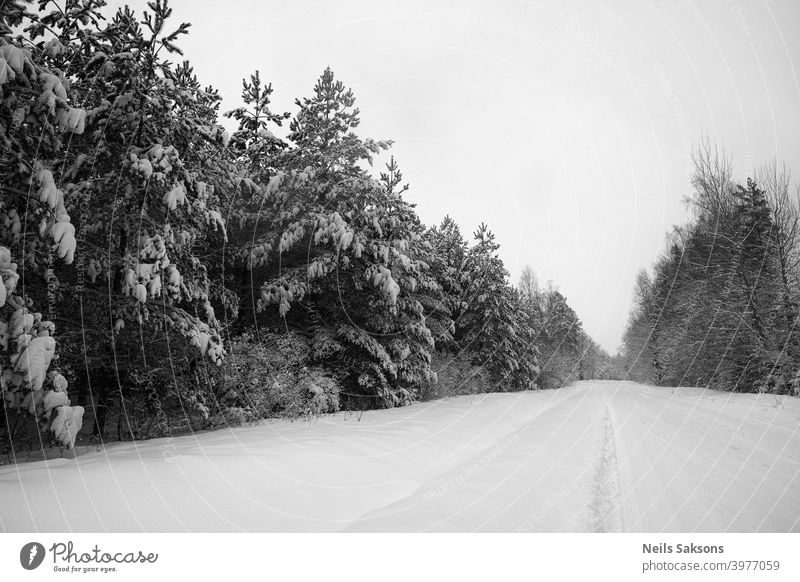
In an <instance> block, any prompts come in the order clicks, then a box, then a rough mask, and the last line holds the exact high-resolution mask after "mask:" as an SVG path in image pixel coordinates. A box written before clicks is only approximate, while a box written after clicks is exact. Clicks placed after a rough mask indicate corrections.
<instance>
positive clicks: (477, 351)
mask: <svg viewBox="0 0 800 582" xmlns="http://www.w3.org/2000/svg"><path fill="white" fill-rule="evenodd" d="M474 237H475V244H474V245H473V246H472V247H471V248H470V249H469V251H468V255H467V258H466V266H465V269H464V273H463V276H462V287H463V288H464V294H463V300H462V301H463V303H464V307H463V314H462V315H461V317H459V318H458V319H457V320H456V339H457V340H458V342H459V346H460V349H462V350H467V351H469V352H471V353H472V354H473V356H472V359H473V362H474V363H475V364H477V365H481V366H484V367H486V368H487V369H488V370H489V371H490V372H491V374H492V376H493V380H494V382H495V383H496V385H495V387H496V388H497V389H499V390H528V389H532V388H534V387H535V382H536V378H537V376H538V373H539V364H538V352H537V348H536V344H535V342H534V333H535V332H534V330H533V329H532V328H531V326H530V325H529V324H528V317H527V315H526V312H525V309H524V306H523V303H522V298H521V297H520V294H519V292H518V291H517V290H516V289H515V288H513V287H511V286H510V285H509V284H508V272H507V271H506V269H505V267H504V265H503V261H502V260H501V259H500V257H499V255H498V250H499V248H500V245H499V244H498V243H497V242H496V241H495V237H494V234H492V232H491V231H490V230H489V228H488V227H487V226H486V225H485V224H481V225H480V226H479V227H478V230H477V231H476V232H475V234H474Z"/></svg>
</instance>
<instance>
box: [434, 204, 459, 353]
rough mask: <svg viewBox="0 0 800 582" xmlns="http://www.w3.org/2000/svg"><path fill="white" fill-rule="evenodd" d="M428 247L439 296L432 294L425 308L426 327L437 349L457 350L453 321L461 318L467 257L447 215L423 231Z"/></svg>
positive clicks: (453, 222)
mask: <svg viewBox="0 0 800 582" xmlns="http://www.w3.org/2000/svg"><path fill="white" fill-rule="evenodd" d="M425 239H426V240H427V241H428V243H429V245H430V257H429V259H428V262H429V265H430V269H431V275H432V276H433V278H434V279H435V280H436V282H437V284H438V285H439V288H440V289H441V291H440V293H438V294H436V295H431V296H430V297H429V299H428V302H429V304H430V305H428V306H426V313H427V317H428V320H429V322H430V323H429V327H430V328H431V332H432V333H433V337H434V341H435V342H436V347H437V349H440V350H448V351H450V352H457V351H458V343H457V342H455V341H454V340H455V332H456V322H457V321H458V319H459V318H460V317H461V315H462V312H463V310H464V308H465V307H466V303H464V297H463V295H464V288H463V286H462V283H463V282H464V268H465V266H466V258H467V249H468V245H467V241H466V240H464V237H463V236H462V234H461V229H460V228H459V226H458V224H457V223H456V222H455V220H453V219H452V218H451V217H450V216H449V215H448V216H445V217H444V219H442V222H441V224H440V225H438V226H432V227H431V228H429V229H428V230H427V231H426V232H425Z"/></svg>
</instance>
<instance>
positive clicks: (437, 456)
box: [0, 382, 800, 532]
mask: <svg viewBox="0 0 800 582" xmlns="http://www.w3.org/2000/svg"><path fill="white" fill-rule="evenodd" d="M799 427H800V400H799V399H791V398H786V399H783V398H775V397H773V396H767V395H758V396H757V395H752V394H728V393H720V392H712V391H708V390H701V389H690V388H680V389H671V388H653V387H647V386H642V385H639V384H633V383H627V382H622V383H620V382H583V383H579V384H578V385H576V386H572V387H570V388H566V389H562V390H555V391H545V392H526V393H515V394H485V395H479V396H475V397H460V398H454V399H448V400H442V401H437V402H429V403H424V404H417V405H414V406H410V407H406V408H399V409H394V410H383V411H372V412H367V413H364V414H363V415H361V416H360V418H359V416H358V415H356V414H353V413H349V414H345V413H341V414H337V415H332V416H326V417H322V418H319V419H317V420H316V422H314V423H311V422H306V421H296V422H283V421H280V422H270V423H265V424H263V425H261V426H257V427H242V428H235V429H232V430H222V431H217V432H209V433H203V434H198V435H196V436H187V437H180V438H174V439H159V440H154V441H147V442H141V443H138V444H137V443H117V444H112V445H110V446H107V447H106V448H105V449H104V450H102V451H98V452H91V453H88V454H85V455H82V456H79V457H78V458H77V459H57V460H50V461H40V462H34V463H26V464H21V465H18V466H5V467H0V530H2V531H8V532H20V531H47V532H51V531H148V532H151V531H208V532H217V531H242V530H244V531H324V532H327V531H342V530H343V531H543V532H558V531H578V532H586V531H589V532H595V531H646V532H655V531H671V532H692V531H702V532H718V531H734V532H751V531H775V532H786V531H800V431H798V428H799Z"/></svg>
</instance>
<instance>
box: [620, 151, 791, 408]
mask: <svg viewBox="0 0 800 582" xmlns="http://www.w3.org/2000/svg"><path fill="white" fill-rule="evenodd" d="M693 186H694V188H693V190H694V194H693V195H692V196H691V198H690V199H689V200H688V203H689V205H690V208H691V210H692V219H691V220H690V221H689V222H688V223H687V224H685V225H683V226H681V227H676V228H675V229H674V231H673V232H672V233H670V235H669V237H668V241H667V245H666V248H665V250H664V252H663V254H662V255H661V256H660V257H659V258H658V260H657V261H656V262H655V265H654V266H653V268H652V271H651V272H648V271H646V270H643V271H641V272H640V274H639V276H638V277H637V281H636V288H635V292H634V302H633V303H634V305H633V308H632V311H631V314H630V319H629V321H628V325H627V327H626V329H625V333H624V337H623V353H622V355H621V356H620V358H619V362H620V364H621V365H622V366H624V369H625V373H626V377H629V378H630V379H632V380H637V381H641V382H648V383H655V384H660V385H666V386H708V387H712V388H716V389H720V390H728V391H734V392H770V393H775V394H793V395H797V394H798V391H799V390H800V330H798V327H797V317H798V304H799V303H800V281H799V280H798V272H800V271H798V266H799V265H800V263H799V261H800V208H799V207H798V200H799V199H800V197H799V196H798V195H799V194H800V190H797V189H796V188H794V189H793V188H792V186H791V179H790V176H789V173H788V170H786V169H785V168H781V167H779V166H778V164H777V163H775V162H773V163H771V164H768V165H766V166H764V167H763V168H761V169H760V170H758V171H757V172H756V175H755V177H754V178H748V179H747V181H746V182H745V183H743V184H738V183H736V182H735V180H734V179H733V166H732V163H731V161H730V159H729V158H728V157H726V155H725V154H724V152H720V151H719V150H718V149H717V148H716V147H715V146H712V144H711V143H710V142H709V141H705V142H704V143H703V144H701V146H700V147H699V148H698V149H697V150H696V151H695V154H694V177H693Z"/></svg>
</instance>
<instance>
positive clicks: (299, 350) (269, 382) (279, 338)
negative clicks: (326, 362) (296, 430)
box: [216, 332, 340, 422]
mask: <svg viewBox="0 0 800 582" xmlns="http://www.w3.org/2000/svg"><path fill="white" fill-rule="evenodd" d="M310 352H311V350H310V347H309V345H308V342H307V341H306V340H304V339H303V338H302V337H301V336H299V335H297V334H294V333H283V334H275V333H254V332H245V333H243V334H242V335H241V336H239V337H237V338H236V339H234V340H233V341H232V342H231V344H230V349H229V355H228V357H227V360H226V365H225V366H224V367H223V369H222V370H221V371H220V374H219V378H218V379H217V380H216V381H217V382H218V384H219V385H218V387H217V388H216V391H217V400H218V413H219V414H222V415H223V417H224V418H225V419H226V420H233V419H236V418H237V417H240V418H241V420H243V421H246V422H254V421H258V420H261V419H264V418H275V417H284V418H295V417H299V416H307V415H317V414H325V413H329V412H336V411H338V410H339V407H340V403H339V388H338V385H337V383H336V381H335V380H334V379H333V378H331V377H330V376H328V375H327V374H326V373H325V372H324V371H323V370H322V369H320V368H318V367H313V365H312V364H311V361H310Z"/></svg>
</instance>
